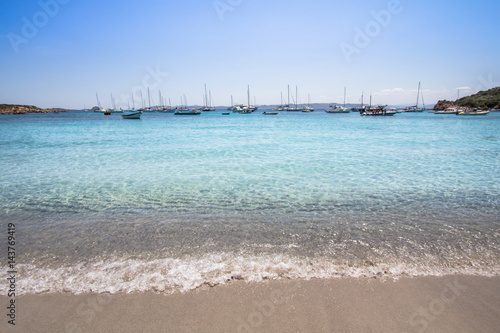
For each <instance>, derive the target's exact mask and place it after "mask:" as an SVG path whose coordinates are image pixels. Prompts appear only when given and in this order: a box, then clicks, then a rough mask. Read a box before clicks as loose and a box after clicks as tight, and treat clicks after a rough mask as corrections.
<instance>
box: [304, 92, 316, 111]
mask: <svg viewBox="0 0 500 333" xmlns="http://www.w3.org/2000/svg"><path fill="white" fill-rule="evenodd" d="M313 111H314V109H313V108H312V107H311V94H308V95H307V106H306V107H305V108H304V109H302V112H313Z"/></svg>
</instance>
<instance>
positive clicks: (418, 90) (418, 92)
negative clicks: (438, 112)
mask: <svg viewBox="0 0 500 333" xmlns="http://www.w3.org/2000/svg"><path fill="white" fill-rule="evenodd" d="M419 97H420V82H419V83H418V89H417V105H416V107H417V108H418V98H419Z"/></svg>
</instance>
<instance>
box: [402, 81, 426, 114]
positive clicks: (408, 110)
mask: <svg viewBox="0 0 500 333" xmlns="http://www.w3.org/2000/svg"><path fill="white" fill-rule="evenodd" d="M419 98H420V82H419V83H418V89H417V104H415V105H414V106H409V107H407V108H406V109H404V110H403V112H423V111H424V110H425V105H423V108H420V107H418V102H419ZM423 100H424V95H423V94H422V104H423Z"/></svg>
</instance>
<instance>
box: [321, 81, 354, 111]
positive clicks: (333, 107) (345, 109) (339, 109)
mask: <svg viewBox="0 0 500 333" xmlns="http://www.w3.org/2000/svg"><path fill="white" fill-rule="evenodd" d="M345 94H346V87H344V105H343V106H340V105H330V107H331V109H329V110H325V112H326V113H349V112H351V110H350V109H348V108H346V107H345Z"/></svg>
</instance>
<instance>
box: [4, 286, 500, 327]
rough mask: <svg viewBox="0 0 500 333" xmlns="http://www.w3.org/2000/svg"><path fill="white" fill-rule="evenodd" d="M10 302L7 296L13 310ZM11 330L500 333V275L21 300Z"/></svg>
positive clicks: (20, 298) (5, 319)
mask: <svg viewBox="0 0 500 333" xmlns="http://www.w3.org/2000/svg"><path fill="white" fill-rule="evenodd" d="M8 302H9V299H8V298H7V297H6V296H1V297H0V304H1V307H2V309H4V310H3V312H4V313H5V314H6V313H7V311H8V310H7V309H6V307H7V305H8ZM5 314H4V315H2V318H3V319H2V322H1V323H0V331H1V332H51V333H55V332H498V328H499V327H500V277H493V278H488V277H476V276H447V277H421V278H403V279H400V280H398V281H392V280H390V281H380V280H378V279H367V278H364V279H355V278H337V279H314V280H310V281H304V280H279V281H265V282H261V283H246V282H243V281H232V282H231V283H229V284H226V285H220V286H215V287H209V286H206V287H203V288H199V289H197V290H194V291H190V292H186V293H175V294H169V295H166V294H157V293H153V292H150V293H132V294H114V295H109V294H84V295H72V294H40V295H24V296H18V297H17V298H16V320H15V323H16V325H15V326H12V325H9V324H8V323H7V321H8V320H9V318H8V317H7V316H6V315H5Z"/></svg>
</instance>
